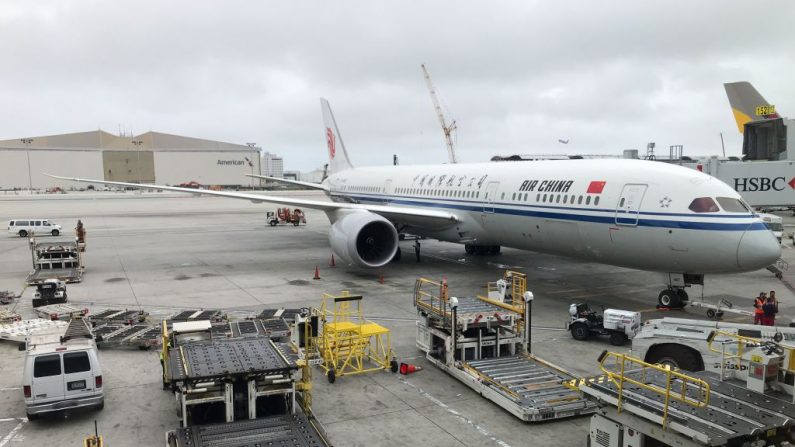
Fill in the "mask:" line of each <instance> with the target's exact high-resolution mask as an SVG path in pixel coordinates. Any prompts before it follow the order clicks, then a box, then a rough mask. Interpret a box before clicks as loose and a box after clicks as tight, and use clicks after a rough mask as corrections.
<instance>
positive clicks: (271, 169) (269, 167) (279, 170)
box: [262, 152, 284, 178]
mask: <svg viewBox="0 0 795 447" xmlns="http://www.w3.org/2000/svg"><path fill="white" fill-rule="evenodd" d="M262 174H263V175H267V176H270V177H278V178H284V160H282V157H280V156H278V155H276V154H271V153H270V152H265V153H263V154H262Z"/></svg>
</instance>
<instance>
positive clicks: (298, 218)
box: [267, 208, 306, 227]
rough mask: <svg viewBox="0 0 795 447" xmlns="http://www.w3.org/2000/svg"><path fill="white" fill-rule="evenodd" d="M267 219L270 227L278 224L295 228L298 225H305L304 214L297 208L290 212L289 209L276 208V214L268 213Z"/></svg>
mask: <svg viewBox="0 0 795 447" xmlns="http://www.w3.org/2000/svg"><path fill="white" fill-rule="evenodd" d="M267 218H268V224H270V226H272V227H275V226H276V225H278V224H293V225H295V226H296V227H297V226H298V225H299V224H302V223H303V224H305V223H306V216H304V212H303V211H301V210H300V209H298V208H296V209H294V210H292V211H290V208H277V209H276V212H273V211H268V214H267Z"/></svg>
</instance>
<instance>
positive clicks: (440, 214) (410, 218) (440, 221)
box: [44, 174, 459, 225]
mask: <svg viewBox="0 0 795 447" xmlns="http://www.w3.org/2000/svg"><path fill="white" fill-rule="evenodd" d="M44 175H46V176H48V177H52V178H57V179H61V180H69V181H72V182H78V183H98V184H103V185H113V186H122V187H125V188H136V189H162V190H163V191H174V192H184V193H188V194H194V195H197V196H198V195H204V196H216V197H227V198H230V199H242V200H248V201H250V202H252V203H275V204H278V205H288V206H293V207H301V208H309V209H316V210H320V211H326V212H333V211H342V210H352V211H353V210H363V211H370V212H371V213H375V214H378V215H382V216H384V217H386V218H387V219H389V220H392V221H399V222H401V223H406V224H409V225H416V224H420V225H428V224H431V225H445V224H451V223H453V222H458V221H459V219H458V217H457V216H456V215H455V214H452V213H449V212H447V211H442V210H429V209H422V208H411V207H403V206H385V205H363V204H358V203H341V202H329V201H325V200H308V199H294V198H290V197H274V196H266V195H260V194H251V193H240V192H229V191H211V190H209V189H194V188H181V187H179V186H163V185H149V184H138V183H125V182H111V181H107V180H93V179H83V178H75V177H61V176H58V175H51V174H44Z"/></svg>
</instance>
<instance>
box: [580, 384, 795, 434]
mask: <svg viewBox="0 0 795 447" xmlns="http://www.w3.org/2000/svg"><path fill="white" fill-rule="evenodd" d="M688 374H689V375H691V376H692V377H695V378H697V379H701V380H704V381H706V382H707V383H709V386H710V393H709V399H708V405H706V406H705V407H703V408H699V407H694V406H690V405H686V404H683V403H681V402H676V401H671V402H669V404H668V405H669V406H668V415H667V418H668V422H667V426H666V429H667V430H669V431H673V432H675V433H679V434H681V435H683V436H685V437H687V438H691V439H696V440H698V441H699V442H702V443H704V444H706V445H741V444H743V440H744V439H745V440H747V439H748V438H749V437H753V436H755V435H757V434H759V433H769V432H770V431H771V430H772V431H774V432H775V431H777V430H778V431H781V430H789V427H790V426H791V425H792V423H793V420H792V418H793V415H795V404H793V403H792V402H791V399H792V398H791V396H786V395H776V394H771V393H765V394H760V393H756V392H752V391H749V390H748V389H747V388H746V387H745V386H744V385H743V384H733V383H732V381H721V380H720V377H718V376H717V375H716V374H713V373H710V372H703V371H702V372H698V373H688ZM625 376H626V377H629V378H632V379H635V380H639V381H642V382H643V383H647V384H651V385H656V386H658V387H661V389H663V390H664V389H665V383H666V379H665V377H663V374H661V373H649V372H648V371H647V372H646V375H645V376H643V373H642V372H636V371H632V372H626V373H625ZM585 385H586V386H581V387H580V389H581V390H582V391H583V392H584V393H586V394H588V395H590V396H593V397H596V398H598V399H599V400H600V401H601V402H605V403H607V404H611V405H615V404H616V402H617V398H618V389H617V384H616V383H615V382H613V381H611V380H607V379H605V378H596V379H591V380H589V381H587V382H585ZM681 387H682V383H681V381H680V380H678V379H674V380H673V382H672V386H671V389H679V388H681ZM785 399H787V400H785ZM664 400H665V399H664V396H662V395H661V394H659V393H654V392H651V391H649V390H647V389H644V388H642V387H639V386H637V385H633V384H630V383H624V385H623V392H622V398H621V401H622V403H621V409H622V411H623V412H625V413H628V414H633V415H636V416H639V417H641V418H644V419H647V420H650V421H652V422H655V423H657V422H659V421H661V420H662V418H663V413H664V406H665V402H664ZM743 445H744V444H743Z"/></svg>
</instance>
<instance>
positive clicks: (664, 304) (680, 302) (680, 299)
mask: <svg viewBox="0 0 795 447" xmlns="http://www.w3.org/2000/svg"><path fill="white" fill-rule="evenodd" d="M688 299H689V298H688V296H687V292H685V289H681V288H670V289H665V290H663V291H662V292H660V295H659V296H658V297H657V300H658V304H657V307H658V308H667V309H681V308H683V307H685V306H686V305H687V301H688Z"/></svg>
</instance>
